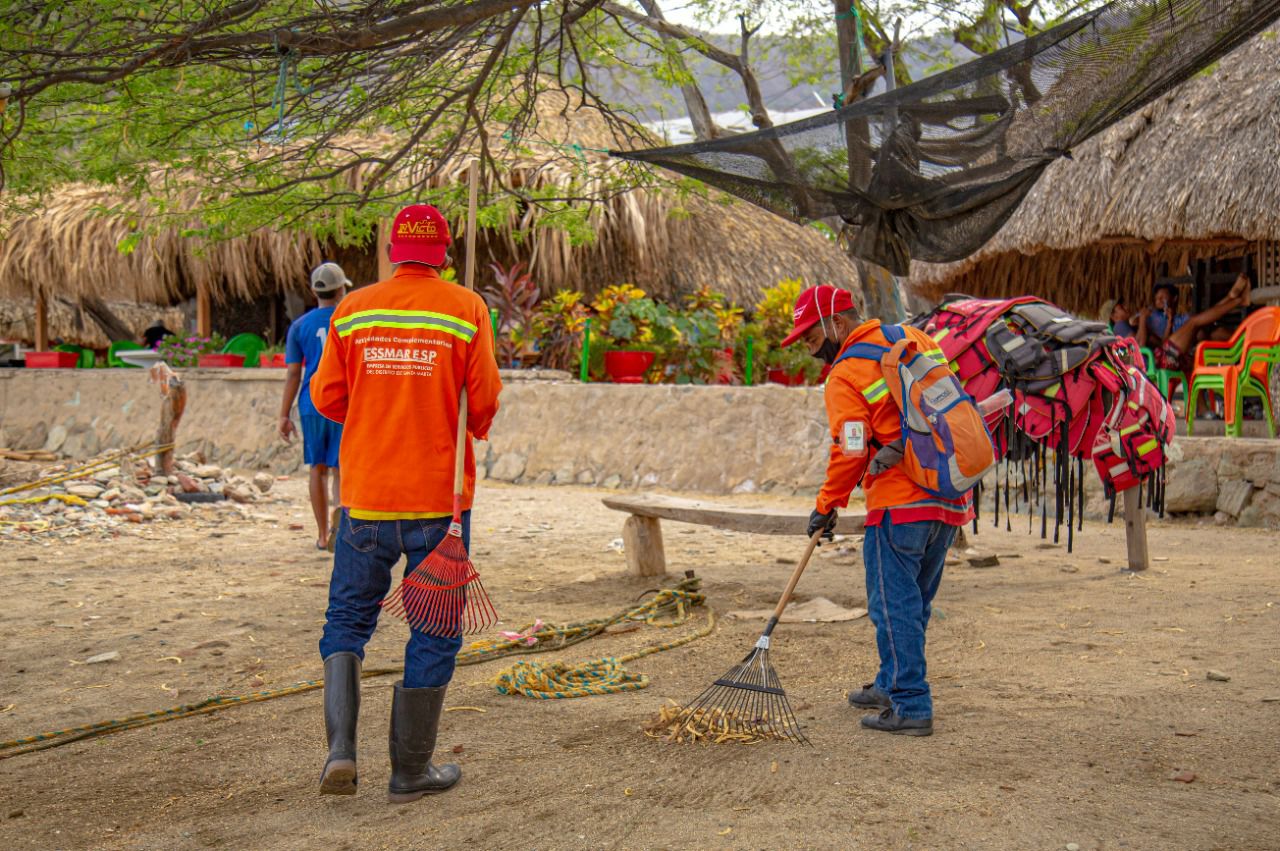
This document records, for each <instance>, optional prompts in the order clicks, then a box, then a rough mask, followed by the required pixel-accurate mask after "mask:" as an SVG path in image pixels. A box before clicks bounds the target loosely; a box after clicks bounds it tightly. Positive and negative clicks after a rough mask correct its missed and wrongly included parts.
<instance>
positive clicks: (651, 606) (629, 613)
mask: <svg viewBox="0 0 1280 851" xmlns="http://www.w3.org/2000/svg"><path fill="white" fill-rule="evenodd" d="M699 584H700V580H698V579H697V578H689V579H684V580H682V581H681V582H680V584H679V585H677V586H676V587H675V588H666V589H663V590H661V591H657V592H655V593H654V594H653V596H652V597H650V598H649V599H648V600H646V601H645V602H643V603H640V604H638V605H635V606H632V607H630V608H627V609H623V610H622V611H620V612H617V613H616V614H614V615H611V616H609V617H607V618H597V619H592V620H586V621H577V622H574V623H567V624H564V625H562V626H559V627H544V628H542V629H540V630H538V631H536V632H533V633H532V635H533V636H535V637H537V638H538V639H539V643H538V644H537V645H536V646H534V647H527V646H526V645H525V644H524V642H523V641H512V640H508V639H505V638H498V639H486V640H483V641H477V642H474V643H472V644H471V645H470V646H469V647H468V648H467V649H466V650H463V651H462V652H461V653H459V654H458V659H457V664H458V665H477V664H480V663H481V662H488V661H490V660H492V659H500V658H504V657H507V656H516V655H522V654H527V653H546V652H550V651H553V650H561V649H563V648H565V647H569V646H572V645H574V644H578V643H579V642H582V641H586V640H587V639H589V638H594V637H595V636H597V635H601V634H603V633H604V632H605V630H607V629H608V628H609V627H611V626H614V625H615V624H618V623H621V622H623V621H642V622H644V623H647V624H649V625H651V626H656V627H659V628H670V627H673V626H678V625H679V624H681V623H683V622H684V621H686V620H687V619H688V618H687V617H686V616H685V614H684V612H685V609H686V606H688V607H692V606H700V605H702V604H703V603H705V602H706V596H705V595H704V594H702V593H700V592H699V591H698V590H697V588H698V586H699ZM667 614H672V615H674V618H673V619H672V620H670V621H665V622H664V621H659V620H658V619H659V618H660V617H663V616H664V615H667ZM709 632H710V624H709V626H708V627H707V628H706V629H705V630H702V631H699V632H698V633H694V634H693V635H692V636H685V637H684V638H683V639H679V640H677V641H674V642H668V643H667V644H666V645H659V646H658V647H651V648H647V649H645V650H642V651H640V652H638V653H634V654H632V655H630V656H624V657H622V659H621V660H619V661H630V660H632V659H638V658H640V657H642V656H647V655H649V654H651V653H657V652H660V651H661V650H666V649H671V648H672V647H679V646H680V645H682V644H687V643H688V642H689V641H692V640H693V639H694V638H699V637H701V636H702V635H705V634H708V633H709ZM403 671H404V668H403V667H396V668H367V669H365V670H364V671H362V672H361V677H362V678H366V677H380V676H386V675H387V674H399V673H402V672H403ZM323 685H324V680H323V679H320V680H303V681H302V682H297V683H293V684H291V685H287V686H281V687H280V688H275V689H265V690H263V691H256V692H250V693H249V694H241V695H217V696H215V697H210V698H206V699H205V700H202V701H199V702H198V703H186V704H182V705H179V706H172V707H170V708H168V709H157V710H155V711H152V712H139V713H135V714H132V715H126V716H124V717H122V718H113V719H110V720H107V721H99V722H97V723H94V724H85V725H83V726H80V727H69V728H67V729H65V730H51V731H49V732H45V733H38V734H36V735H34V736H25V737H22V738H18V739H10V740H9V741H6V742H0V760H5V759H9V758H10V757H15V756H21V755H22V754H28V753H34V752H35V751H42V750H46V749H48V748H56V747H61V746H62V745H69V744H71V743H72V742H79V741H83V740H85V739H92V738H96V737H98V736H106V735H110V734H112V733H120V732H123V731H125V730H136V729H138V728H139V727H149V726H151V725H153V724H161V723H163V722H165V721H175V720H177V719H179V718H190V717H192V716H195V715H206V714H208V713H211V712H218V711H219V710H222V709H227V708H229V707H232V706H243V705H245V704H249V703H260V702H262V701H264V700H272V699H274V698H277V697H285V696H287V695H291V694H301V693H303V692H307V691H311V690H313V689H318V688H321V687H322V686H323ZM641 687H643V686H641Z"/></svg>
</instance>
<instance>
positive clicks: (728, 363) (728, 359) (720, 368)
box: [716, 346, 733, 384]
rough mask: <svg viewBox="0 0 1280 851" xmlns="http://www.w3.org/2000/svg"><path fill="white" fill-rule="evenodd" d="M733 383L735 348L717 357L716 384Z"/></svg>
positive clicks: (730, 348)
mask: <svg viewBox="0 0 1280 851" xmlns="http://www.w3.org/2000/svg"><path fill="white" fill-rule="evenodd" d="M732 383H733V347H732V346H730V347H729V348H727V349H725V350H724V351H723V352H721V353H720V354H718V355H716V384H732Z"/></svg>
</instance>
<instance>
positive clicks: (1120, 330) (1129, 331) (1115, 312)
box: [1102, 298, 1138, 337]
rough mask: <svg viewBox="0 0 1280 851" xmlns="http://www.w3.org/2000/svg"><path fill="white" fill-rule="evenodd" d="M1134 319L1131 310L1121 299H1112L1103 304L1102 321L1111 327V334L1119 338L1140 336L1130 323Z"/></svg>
mask: <svg viewBox="0 0 1280 851" xmlns="http://www.w3.org/2000/svg"><path fill="white" fill-rule="evenodd" d="M1132 318H1133V315H1132V314H1131V313H1129V308H1127V307H1125V305H1124V302H1123V301H1121V300H1120V299H1118V298H1111V299H1107V300H1106V301H1104V302H1103V303H1102V321H1103V322H1105V323H1107V325H1109V326H1110V327H1111V333H1113V334H1115V335H1116V336H1117V337H1136V336H1138V329H1137V328H1134V327H1133V325H1131V324H1130V323H1129V320H1130V319H1132Z"/></svg>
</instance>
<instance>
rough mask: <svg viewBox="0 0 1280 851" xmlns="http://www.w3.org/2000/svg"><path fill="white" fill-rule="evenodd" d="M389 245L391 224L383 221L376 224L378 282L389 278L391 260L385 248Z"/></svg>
mask: <svg viewBox="0 0 1280 851" xmlns="http://www.w3.org/2000/svg"><path fill="white" fill-rule="evenodd" d="M390 244H391V222H389V221H387V220H386V219H383V220H382V221H380V222H378V280H379V281H385V280H386V279H387V278H390V277H391V272H392V269H391V258H390V257H388V256H387V246H388V245H390Z"/></svg>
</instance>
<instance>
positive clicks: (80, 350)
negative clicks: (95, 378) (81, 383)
mask: <svg viewBox="0 0 1280 851" xmlns="http://www.w3.org/2000/svg"><path fill="white" fill-rule="evenodd" d="M53 350H54V351H55V352H70V353H72V354H74V355H76V356H77V357H79V360H77V361H76V369H93V361H94V354H93V349H86V348H84V347H82V346H76V345H72V344H71V343H63V344H62V345H60V346H54V347H53Z"/></svg>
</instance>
